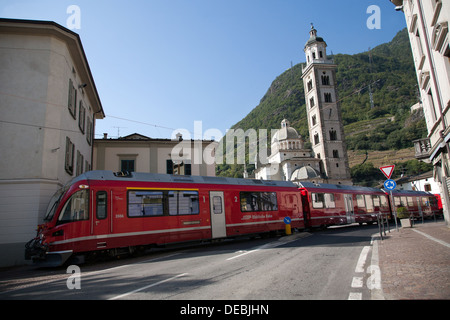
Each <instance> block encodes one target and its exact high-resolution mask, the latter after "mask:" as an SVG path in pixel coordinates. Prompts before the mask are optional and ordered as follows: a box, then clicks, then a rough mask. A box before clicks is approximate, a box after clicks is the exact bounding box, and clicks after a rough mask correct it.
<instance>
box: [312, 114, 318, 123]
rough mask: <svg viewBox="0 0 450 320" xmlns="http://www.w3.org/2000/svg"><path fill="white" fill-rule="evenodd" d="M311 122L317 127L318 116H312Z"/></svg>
mask: <svg viewBox="0 0 450 320" xmlns="http://www.w3.org/2000/svg"><path fill="white" fill-rule="evenodd" d="M311 121H312V125H313V126H315V125H316V124H317V117H316V115H313V116H312V118H311Z"/></svg>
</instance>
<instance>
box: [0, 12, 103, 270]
mask: <svg viewBox="0 0 450 320" xmlns="http://www.w3.org/2000/svg"><path fill="white" fill-rule="evenodd" d="M0 65H1V72H0V114H1V118H0V150H2V151H1V160H2V165H1V166H0V266H8V265H13V264H19V263H22V262H23V261H24V245H25V243H26V242H27V241H28V240H30V239H31V238H33V237H34V236H35V235H36V227H37V225H38V224H39V223H41V222H42V218H43V217H44V215H45V213H46V208H47V204H48V202H49V200H50V198H51V196H52V195H53V193H54V192H55V191H56V190H57V189H58V188H59V187H61V186H62V185H64V184H65V183H66V182H68V181H69V180H70V179H72V178H73V177H75V176H77V175H78V174H80V173H82V172H84V171H87V170H90V169H91V168H92V148H93V133H94V128H95V121H96V119H101V118H103V117H104V112H103V108H102V105H101V102H100V98H99V95H98V93H97V90H96V87H95V83H94V79H93V77H92V74H91V71H90V68H89V65H88V62H87V59H86V55H85V52H84V50H83V46H82V43H81V40H80V37H79V36H78V34H76V33H74V32H72V31H70V30H68V29H66V28H64V27H62V26H60V25H58V24H56V23H54V22H47V21H34V20H15V19H0Z"/></svg>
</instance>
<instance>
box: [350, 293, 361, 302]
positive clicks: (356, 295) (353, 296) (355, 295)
mask: <svg viewBox="0 0 450 320" xmlns="http://www.w3.org/2000/svg"><path fill="white" fill-rule="evenodd" d="M347 300H362V293H361V292H350V293H349V295H348V299H347Z"/></svg>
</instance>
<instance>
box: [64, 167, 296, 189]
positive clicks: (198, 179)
mask: <svg viewBox="0 0 450 320" xmlns="http://www.w3.org/2000/svg"><path fill="white" fill-rule="evenodd" d="M81 180H104V181H107V180H109V181H135V182H163V183H169V182H172V183H192V184H219V185H245V186H272V187H273V186H276V187H288V188H295V189H298V187H297V185H296V184H294V183H293V182H290V181H275V180H257V179H239V178H227V177H206V176H182V175H171V174H160V173H143V172H131V173H117V172H112V171H106V170H96V171H88V172H85V173H83V174H81V175H80V176H78V177H76V178H74V179H73V180H72V181H71V182H70V184H72V183H74V182H77V181H81Z"/></svg>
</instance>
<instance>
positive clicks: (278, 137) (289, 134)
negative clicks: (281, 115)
mask: <svg viewBox="0 0 450 320" xmlns="http://www.w3.org/2000/svg"><path fill="white" fill-rule="evenodd" d="M293 139H301V136H300V135H299V134H298V132H297V130H295V129H294V128H292V127H290V126H289V121H287V120H286V119H284V120H283V121H282V122H281V129H278V131H277V132H276V133H275V134H274V135H273V137H272V143H274V142H278V141H283V140H293Z"/></svg>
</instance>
